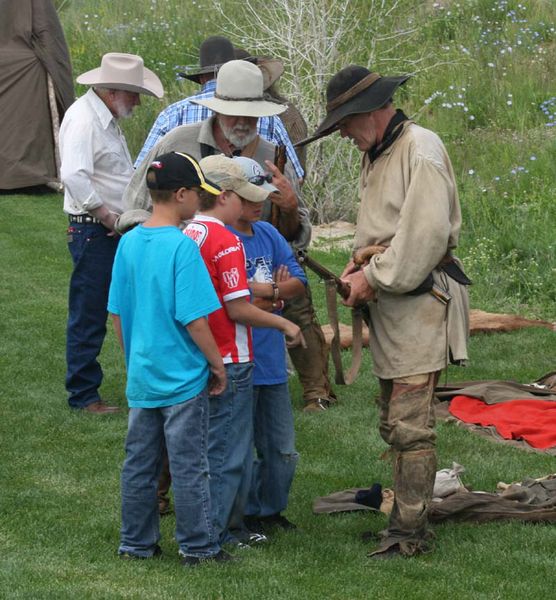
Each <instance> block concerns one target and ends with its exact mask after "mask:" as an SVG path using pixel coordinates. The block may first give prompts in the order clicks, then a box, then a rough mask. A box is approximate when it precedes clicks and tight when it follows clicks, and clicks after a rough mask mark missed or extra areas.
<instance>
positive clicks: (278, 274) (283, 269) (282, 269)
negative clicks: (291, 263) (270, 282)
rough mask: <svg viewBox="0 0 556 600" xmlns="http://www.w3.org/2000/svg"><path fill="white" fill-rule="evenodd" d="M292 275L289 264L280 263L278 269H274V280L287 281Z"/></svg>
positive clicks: (277, 281)
mask: <svg viewBox="0 0 556 600" xmlns="http://www.w3.org/2000/svg"><path fill="white" fill-rule="evenodd" d="M290 277H291V275H290V271H289V269H288V267H287V265H280V266H279V267H278V268H277V269H276V271H274V281H275V282H276V283H280V281H287V280H288V279H289V278H290Z"/></svg>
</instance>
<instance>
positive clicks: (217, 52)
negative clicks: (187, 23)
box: [179, 35, 235, 83]
mask: <svg viewBox="0 0 556 600" xmlns="http://www.w3.org/2000/svg"><path fill="white" fill-rule="evenodd" d="M234 58H235V55H234V47H233V45H232V42H230V40H229V39H228V38H225V37H222V36H220V35H213V36H212V37H209V38H207V39H206V40H205V41H204V42H203V43H202V44H201V46H200V48H199V68H196V70H195V71H194V72H192V73H179V76H180V77H183V78H184V79H189V80H190V81H194V82H195V83H201V81H200V78H199V77H200V75H206V74H207V73H212V74H213V75H214V76H215V77H216V73H217V71H218V69H219V68H220V67H221V66H222V65H223V64H224V63H227V62H228V61H229V60H234Z"/></svg>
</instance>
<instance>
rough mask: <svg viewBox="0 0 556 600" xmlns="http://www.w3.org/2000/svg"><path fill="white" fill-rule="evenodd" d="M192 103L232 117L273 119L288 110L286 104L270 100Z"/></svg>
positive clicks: (202, 101) (218, 100) (215, 99)
mask: <svg viewBox="0 0 556 600" xmlns="http://www.w3.org/2000/svg"><path fill="white" fill-rule="evenodd" d="M192 102H193V103H194V104H200V105H201V106H206V107H207V108H210V110H212V111H214V112H216V113H220V114H222V115H228V116H232V117H272V116H274V115H279V114H281V113H283V112H285V111H286V110H287V109H288V107H287V106H286V105H285V104H278V103H277V102H269V101H268V100H241V99H238V100H222V99H220V98H216V97H213V98H208V99H206V100H192Z"/></svg>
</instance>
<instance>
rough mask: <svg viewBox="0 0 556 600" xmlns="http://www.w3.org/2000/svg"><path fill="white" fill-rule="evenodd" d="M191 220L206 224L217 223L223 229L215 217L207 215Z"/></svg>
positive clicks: (197, 216) (196, 216)
mask: <svg viewBox="0 0 556 600" xmlns="http://www.w3.org/2000/svg"><path fill="white" fill-rule="evenodd" d="M193 220H194V221H200V222H201V223H202V222H203V221H204V222H206V223H218V224H219V225H222V227H225V225H224V223H223V222H222V221H221V220H220V219H217V218H216V217H211V216H209V215H195V218H194V219H193Z"/></svg>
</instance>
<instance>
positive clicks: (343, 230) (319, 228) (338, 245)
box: [311, 221, 355, 250]
mask: <svg viewBox="0 0 556 600" xmlns="http://www.w3.org/2000/svg"><path fill="white" fill-rule="evenodd" d="M354 234H355V225H354V224H353V223H348V222H347V221H333V222H332V223H325V224H323V225H314V226H313V233H312V237H311V247H312V248H316V249H318V250H339V249H342V250H343V249H347V250H351V248H352V247H353V236H354Z"/></svg>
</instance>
